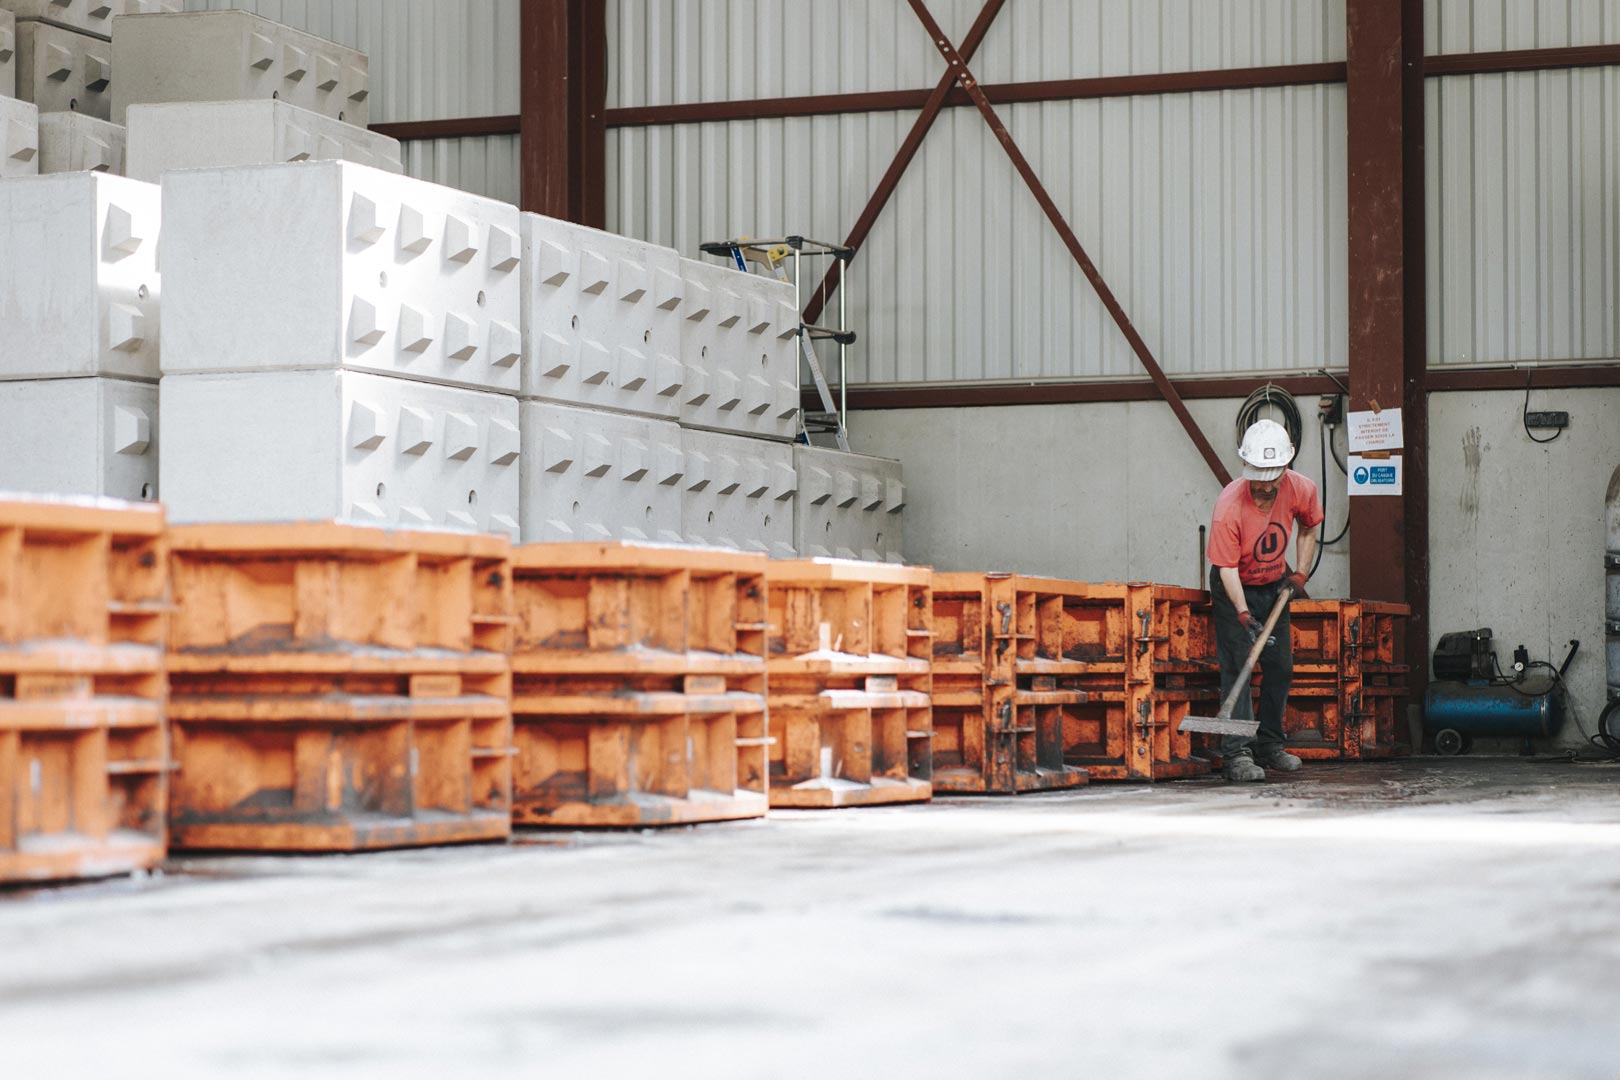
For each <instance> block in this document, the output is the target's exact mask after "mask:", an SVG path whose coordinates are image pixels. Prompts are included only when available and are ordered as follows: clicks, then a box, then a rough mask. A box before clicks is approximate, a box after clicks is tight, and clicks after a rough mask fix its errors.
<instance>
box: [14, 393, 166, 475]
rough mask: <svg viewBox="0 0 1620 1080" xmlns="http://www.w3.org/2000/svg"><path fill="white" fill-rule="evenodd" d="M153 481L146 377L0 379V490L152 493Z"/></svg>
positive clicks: (154, 445) (154, 454)
mask: <svg viewBox="0 0 1620 1080" xmlns="http://www.w3.org/2000/svg"><path fill="white" fill-rule="evenodd" d="M157 483H158V388H157V387H156V386H155V385H153V384H152V383H141V382H129V381H128V380H125V379H105V378H89V379H29V380H22V381H15V382H0V491H22V492H29V493H36V494H56V495H106V496H111V497H113V498H119V499H154V498H156V497H157Z"/></svg>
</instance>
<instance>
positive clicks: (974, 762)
mask: <svg viewBox="0 0 1620 1080" xmlns="http://www.w3.org/2000/svg"><path fill="white" fill-rule="evenodd" d="M1030 580H1031V579H1028V578H1019V577H1015V576H1013V575H1011V574H935V575H934V650H933V677H934V684H933V716H934V790H935V791H936V792H961V793H982V794H992V795H1012V794H1017V793H1019V792H1025V791H1051V790H1056V789H1061V788H1072V787H1078V786H1080V785H1081V784H1084V783H1085V782H1086V781H1087V779H1088V776H1087V773H1086V770H1085V769H1082V768H1078V767H1076V766H1073V765H1068V764H1065V763H1064V760H1063V727H1064V715H1065V708H1067V709H1069V710H1070V712H1071V713H1072V712H1073V710H1074V708H1075V707H1076V706H1078V705H1081V704H1084V703H1085V700H1086V695H1085V694H1084V693H1082V692H1080V691H1076V690H1055V689H1050V688H1047V689H1037V688H1036V687H1035V680H1036V679H1037V678H1043V680H1049V679H1050V678H1051V677H1050V676H1046V677H1038V676H1031V675H1029V674H1025V673H1022V672H1021V665H1022V663H1023V658H1022V657H1021V656H1020V652H1019V645H1020V639H1019V632H1018V629H1017V611H1018V597H1019V596H1020V595H1022V594H1025V593H1028V592H1029V587H1028V585H1029V582H1030ZM1041 685H1042V686H1046V685H1047V682H1046V681H1043V682H1042V684H1041Z"/></svg>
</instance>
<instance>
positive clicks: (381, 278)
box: [377, 270, 388, 289]
mask: <svg viewBox="0 0 1620 1080" xmlns="http://www.w3.org/2000/svg"><path fill="white" fill-rule="evenodd" d="M377 284H378V285H381V286H382V287H383V288H385V289H386V288H388V271H386V270H384V271H383V272H382V273H380V274H378V275H377Z"/></svg>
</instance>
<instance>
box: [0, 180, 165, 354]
mask: <svg viewBox="0 0 1620 1080" xmlns="http://www.w3.org/2000/svg"><path fill="white" fill-rule="evenodd" d="M159 221H160V213H159V191H158V187H157V185H156V184H142V183H139V182H138V181H135V180H126V179H125V178H123V177H121V176H108V175H107V174H105V173H91V172H83V173H59V174H57V175H55V176H36V177H30V178H26V179H19V180H11V181H8V182H6V183H3V184H0V380H4V379H45V378H59V377H62V376H72V375H115V376H120V377H123V378H129V379H146V380H153V381H155V380H156V379H157V377H158V298H159V289H158V272H157V246H158V226H159Z"/></svg>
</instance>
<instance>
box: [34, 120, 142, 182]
mask: <svg viewBox="0 0 1620 1080" xmlns="http://www.w3.org/2000/svg"><path fill="white" fill-rule="evenodd" d="M39 171H40V172H41V173H60V172H105V173H112V174H113V175H114V176H124V175H126V173H125V170H124V129H123V128H122V127H120V126H119V125H117V124H114V123H112V122H111V121H109V120H97V119H96V118H95V117H93V116H86V115H84V114H83V113H71V112H66V113H61V112H58V113H46V114H44V115H43V116H41V117H40V118H39Z"/></svg>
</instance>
